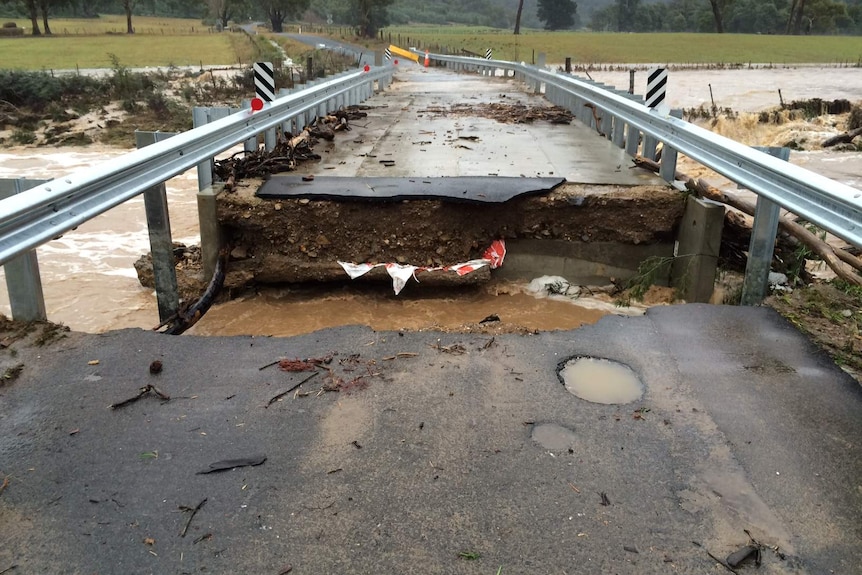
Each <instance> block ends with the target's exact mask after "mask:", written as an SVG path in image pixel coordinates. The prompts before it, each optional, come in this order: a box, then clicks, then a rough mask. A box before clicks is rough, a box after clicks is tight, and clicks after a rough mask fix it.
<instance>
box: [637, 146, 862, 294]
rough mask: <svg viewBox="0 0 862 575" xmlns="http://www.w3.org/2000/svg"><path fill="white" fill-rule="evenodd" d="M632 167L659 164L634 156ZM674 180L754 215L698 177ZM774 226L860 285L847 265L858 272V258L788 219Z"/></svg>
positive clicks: (652, 168)
mask: <svg viewBox="0 0 862 575" xmlns="http://www.w3.org/2000/svg"><path fill="white" fill-rule="evenodd" d="M632 161H633V162H634V164H635V166H637V167H639V168H643V169H645V170H649V171H651V172H655V173H658V171H659V164H658V163H657V162H654V161H652V160H650V159H648V158H644V157H642V156H636V157H635V158H633V160H632ZM674 179H676V180H679V181H681V182H683V183H684V184H685V187H686V188H687V189H688V190H689V191H691V192H693V193H695V194H697V195H698V196H701V197H704V198H707V199H710V200H713V201H715V202H720V203H722V204H726V205H728V206H730V207H732V208H735V209H737V210H739V211H741V212H743V213H746V214H748V215H750V216H754V208H755V206H754V204H752V203H751V202H748V201H746V200H744V199H742V198H738V197H735V196H732V195H730V194H726V193H725V192H723V191H722V190H720V189H718V188H716V187H714V186H711V185H709V184H708V183H707V182H706V181H705V180H703V179H702V178H692V177H691V176H688V175H686V174H683V173H682V172H676V173H675V174H674ZM778 226H779V227H780V228H781V229H782V230H784V231H785V232H787V233H788V234H789V235H791V236H793V237H795V238H796V239H797V240H799V241H800V242H801V243H802V244H803V245H804V246H805V247H807V248H808V249H810V250H811V251H812V252H813V253H814V254H816V255H817V256H819V257H820V258H821V259H822V260H823V261H824V262H826V265H828V266H829V268H830V269H831V270H832V271H834V272H835V274H836V275H837V276H838V277H839V278H841V279H843V280H844V281H846V282H847V283H849V284H851V285H857V286H862V276H860V275H858V274H857V273H854V272H853V271H851V270H850V269H848V267H847V266H848V265H849V266H850V267H852V268H854V269H855V270H856V271H862V259H859V258H858V257H856V256H854V255H853V254H851V253H849V252H846V251H844V250H841V249H835V248H833V247H832V246H830V245H829V244H827V243H826V242H824V241H823V240H821V239H820V238H818V237H817V236H816V235H815V234H813V233H811V231H810V230H808V229H807V228H806V227H805V226H803V225H800V224H798V223H796V222H794V221H792V220H790V219H788V218H785V217H780V218H778ZM845 264H846V265H845Z"/></svg>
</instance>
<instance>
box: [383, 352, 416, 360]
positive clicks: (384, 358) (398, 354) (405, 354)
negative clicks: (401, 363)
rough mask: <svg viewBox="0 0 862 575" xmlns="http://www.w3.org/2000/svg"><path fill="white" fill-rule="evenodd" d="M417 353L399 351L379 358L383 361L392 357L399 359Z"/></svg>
mask: <svg viewBox="0 0 862 575" xmlns="http://www.w3.org/2000/svg"><path fill="white" fill-rule="evenodd" d="M418 355H419V354H418V353H415V352H412V351H401V352H398V353H396V354H395V355H390V356H387V357H383V358H381V359H382V360H383V361H392V360H393V359H400V358H402V357H416V356H418Z"/></svg>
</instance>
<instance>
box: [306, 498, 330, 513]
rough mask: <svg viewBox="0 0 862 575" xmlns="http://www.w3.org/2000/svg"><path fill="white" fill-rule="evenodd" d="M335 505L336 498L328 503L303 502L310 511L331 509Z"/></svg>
mask: <svg viewBox="0 0 862 575" xmlns="http://www.w3.org/2000/svg"><path fill="white" fill-rule="evenodd" d="M333 505H335V500H332V501H331V502H329V504H328V505H304V504H303V507H305V508H306V509H308V510H309V511H323V510H324V509H329V508H330V507H332V506H333Z"/></svg>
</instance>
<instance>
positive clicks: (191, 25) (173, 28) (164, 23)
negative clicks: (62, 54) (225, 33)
mask: <svg viewBox="0 0 862 575" xmlns="http://www.w3.org/2000/svg"><path fill="white" fill-rule="evenodd" d="M3 22H15V23H16V24H18V26H19V27H20V28H24V29H25V30H26V33H27V34H29V33H30V20H27V19H21V18H17V19H16V18H12V19H7V18H4V19H3ZM48 24H49V25H50V26H51V32H53V33H54V34H55V35H63V36H65V35H94V34H125V33H126V17H125V16H123V15H120V14H103V15H102V16H100V17H99V18H56V19H55V18H51V19H50V20H48ZM39 26H40V27H41V26H42V20H41V19H40V20H39ZM132 26H133V27H134V29H135V33H136V34H148V35H154V34H157V35H160V36H161V35H185V34H201V33H208V32H210V29H209V28H208V27H207V26H204V25H203V24H201V21H200V20H194V19H188V18H160V17H153V16H133V17H132Z"/></svg>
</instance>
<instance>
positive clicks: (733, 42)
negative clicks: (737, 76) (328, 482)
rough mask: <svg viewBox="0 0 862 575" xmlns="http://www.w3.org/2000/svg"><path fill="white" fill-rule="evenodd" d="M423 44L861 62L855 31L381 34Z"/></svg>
mask: <svg viewBox="0 0 862 575" xmlns="http://www.w3.org/2000/svg"><path fill="white" fill-rule="evenodd" d="M390 35H391V38H392V41H393V42H394V43H397V39H398V37H399V35H400V38H401V40H402V43H404V44H407V43H408V41H407V39H408V38H409V45H411V46H417V45H419V44H421V47H422V48H426V47H428V48H431V49H434V48H435V47H436V46H440V47H441V48H447V47H448V48H450V49H452V50H460V49H466V50H470V51H471V52H475V53H483V52H484V51H485V50H486V49H487V48H492V49H493V51H494V58H496V59H501V60H515V61H518V60H524V61H527V62H530V61H531V60H532V58H533V54H534V53H535V54H538V53H539V52H544V53H546V54H547V62H549V63H551V62H553V63H558V62H562V61H564V60H565V58H566V57H571V58H572V61H573V62H575V63H578V64H611V63H634V64H636V63H677V64H687V63H723V64H748V63H749V62H754V63H773V64H802V63H822V64H849V65H862V37H860V36H850V37H848V36H840V37H839V36H769V35H754V34H613V33H592V32H545V31H536V30H527V31H525V32H522V33H521V34H520V35H519V36H515V35H514V34H511V33H510V32H509V31H507V30H491V29H488V28H470V27H460V26H459V27H451V28H446V27H440V28H429V27H390V28H387V29H385V30H384V37H385V38H386V39H387V41H388V39H389V37H390Z"/></svg>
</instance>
